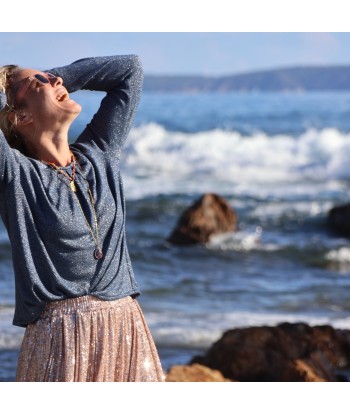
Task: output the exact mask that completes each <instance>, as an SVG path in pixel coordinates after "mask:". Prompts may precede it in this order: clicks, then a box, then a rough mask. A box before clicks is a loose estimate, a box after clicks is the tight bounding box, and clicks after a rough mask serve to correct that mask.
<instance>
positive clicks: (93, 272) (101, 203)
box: [0, 55, 143, 327]
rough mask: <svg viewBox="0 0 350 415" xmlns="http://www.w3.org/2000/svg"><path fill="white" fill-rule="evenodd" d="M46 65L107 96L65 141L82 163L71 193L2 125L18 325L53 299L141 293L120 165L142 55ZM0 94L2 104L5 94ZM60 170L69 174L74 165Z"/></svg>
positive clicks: (71, 83) (2, 205)
mask: <svg viewBox="0 0 350 415" xmlns="http://www.w3.org/2000/svg"><path fill="white" fill-rule="evenodd" d="M49 72H52V73H54V74H56V75H58V76H60V77H62V79H63V85H64V86H65V87H66V88H67V90H68V92H70V93H72V92H74V91H77V90H82V89H85V90H94V91H105V92H106V95H105V97H104V98H103V99H102V101H101V105H100V108H99V109H98V111H97V113H96V114H95V115H94V117H93V119H92V120H91V122H90V123H89V124H88V125H87V126H86V128H85V129H84V131H82V133H81V134H80V135H79V137H78V138H77V139H76V141H75V142H74V143H72V144H71V145H70V147H71V150H72V152H73V153H74V155H75V157H76V159H77V161H78V163H79V165H78V166H77V172H76V181H75V182H76V185H77V187H78V191H77V193H75V194H74V193H73V191H72V190H71V188H70V186H69V179H68V178H67V177H65V176H64V175H62V174H58V173H57V172H56V171H55V170H53V169H52V168H50V167H49V166H48V165H46V164H45V163H43V162H41V161H39V160H36V159H33V158H29V157H26V156H24V155H23V154H21V153H20V152H19V151H17V150H13V149H11V148H10V147H9V146H8V144H7V142H6V140H5V137H4V136H3V134H2V132H0V214H1V217H2V219H3V222H4V224H5V226H6V228H7V231H8V234H9V239H10V242H11V247H12V256H13V266H14V273H15V281H16V307H15V315H14V319H13V324H15V325H18V326H23V327H26V326H27V325H28V324H30V323H33V322H35V321H36V320H37V319H38V318H39V316H40V314H41V313H42V311H43V310H44V308H45V305H46V304H47V303H49V302H51V301H57V300H63V299H67V298H76V297H80V296H86V295H92V296H95V297H97V298H99V299H101V300H117V299H120V298H123V297H126V296H133V297H134V296H137V295H138V294H139V293H140V291H139V289H138V286H137V283H136V280H135V276H134V273H133V270H132V266H131V262H130V257H129V253H128V249H127V244H126V235H125V220H126V216H125V200H124V193H123V185H122V179H121V174H120V170H119V162H120V156H121V153H122V149H123V145H124V142H125V140H126V138H127V136H128V133H129V131H130V128H131V126H132V122H133V120H134V117H135V114H136V110H137V107H138V103H139V100H140V95H141V90H142V82H143V72H142V66H141V63H140V60H139V58H138V57H137V56H135V55H124V56H111V57H97V58H86V59H81V60H79V61H76V62H74V63H72V64H70V65H67V66H63V67H59V68H54V69H50V70H49ZM0 97H1V106H2V107H3V106H4V105H5V103H6V98H5V95H4V94H2V93H1V94H0ZM72 98H73V99H74V94H73V96H72ZM65 169H66V171H67V173H68V174H70V175H71V174H72V165H69V166H67V167H65ZM88 187H89V188H90V190H91V192H92V195H93V198H94V201H95V210H96V215H97V221H98V229H99V239H100V243H101V247H102V250H103V253H104V256H103V258H102V259H99V260H96V259H95V257H94V250H95V242H94V239H93V237H92V235H91V233H90V231H89V228H88V226H87V223H86V220H88V221H89V223H90V225H93V223H94V222H93V221H94V213H93V209H92V206H91V202H90V198H89V193H88ZM77 198H78V199H79V201H80V206H79V203H78V201H77ZM82 209H83V212H84V215H83V212H82ZM84 216H85V217H86V219H85V218H84Z"/></svg>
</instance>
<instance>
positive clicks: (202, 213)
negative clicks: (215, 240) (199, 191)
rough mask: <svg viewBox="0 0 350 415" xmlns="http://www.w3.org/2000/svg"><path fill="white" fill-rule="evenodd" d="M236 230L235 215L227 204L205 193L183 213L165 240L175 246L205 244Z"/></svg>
mask: <svg viewBox="0 0 350 415" xmlns="http://www.w3.org/2000/svg"><path fill="white" fill-rule="evenodd" d="M236 228H237V214H236V213H235V211H234V210H233V209H232V208H231V207H230V205H229V204H228V202H227V201H226V200H225V199H224V198H223V197H221V196H219V195H217V194H214V193H207V194H204V195H203V196H201V197H200V198H199V199H198V200H196V201H195V202H194V203H193V204H192V205H191V206H190V207H189V208H188V209H186V210H185V212H183V214H182V215H181V217H180V219H179V221H178V223H177V225H176V227H175V229H174V230H173V232H172V233H171V235H170V236H169V238H168V239H167V240H168V242H170V243H172V244H176V245H192V244H205V243H207V242H209V241H210V238H211V237H212V236H214V235H218V234H222V233H226V232H234V231H235V230H236Z"/></svg>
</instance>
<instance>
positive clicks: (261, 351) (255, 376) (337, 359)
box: [190, 323, 350, 382]
mask: <svg viewBox="0 0 350 415" xmlns="http://www.w3.org/2000/svg"><path fill="white" fill-rule="evenodd" d="M190 363H191V364H193V363H199V364H202V365H204V366H207V367H209V368H211V369H214V370H219V371H220V372H221V373H222V375H223V376H224V377H225V378H227V379H232V380H237V381H243V382H244V381H245V382H249V381H253V382H259V381H261V382H268V381H271V382H279V381H289V382H300V381H304V382H323V381H339V380H344V378H341V377H340V375H339V373H340V372H341V371H342V370H344V369H346V368H350V330H339V329H334V328H332V327H331V326H315V327H311V326H309V325H307V324H305V323H295V324H291V323H283V324H280V325H278V326H276V327H268V326H263V327H249V328H242V329H233V330H229V331H227V332H225V333H224V334H223V336H222V337H221V339H220V340H218V341H217V342H216V343H214V344H213V345H212V347H211V348H210V349H209V350H208V351H207V352H206V354H205V355H204V356H197V357H195V358H194V359H192V361H191V362H190Z"/></svg>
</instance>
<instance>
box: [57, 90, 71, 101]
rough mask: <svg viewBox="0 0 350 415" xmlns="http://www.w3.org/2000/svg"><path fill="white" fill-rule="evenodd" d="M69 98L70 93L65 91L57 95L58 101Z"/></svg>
mask: <svg viewBox="0 0 350 415" xmlns="http://www.w3.org/2000/svg"><path fill="white" fill-rule="evenodd" d="M67 99H69V95H68V93H67V92H64V93H62V94H58V95H57V97H56V100H57V101H58V102H63V101H67Z"/></svg>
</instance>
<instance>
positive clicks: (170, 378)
mask: <svg viewBox="0 0 350 415" xmlns="http://www.w3.org/2000/svg"><path fill="white" fill-rule="evenodd" d="M165 380H166V382H231V380H229V379H225V378H224V377H223V376H222V374H221V373H220V372H219V371H218V370H213V369H209V368H208V367H206V366H202V365H199V364H196V363H195V364H193V365H190V366H187V365H178V366H173V367H172V368H170V370H169V372H168V374H167V376H166V378H165Z"/></svg>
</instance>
